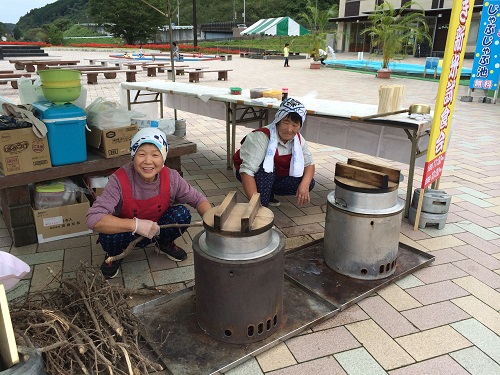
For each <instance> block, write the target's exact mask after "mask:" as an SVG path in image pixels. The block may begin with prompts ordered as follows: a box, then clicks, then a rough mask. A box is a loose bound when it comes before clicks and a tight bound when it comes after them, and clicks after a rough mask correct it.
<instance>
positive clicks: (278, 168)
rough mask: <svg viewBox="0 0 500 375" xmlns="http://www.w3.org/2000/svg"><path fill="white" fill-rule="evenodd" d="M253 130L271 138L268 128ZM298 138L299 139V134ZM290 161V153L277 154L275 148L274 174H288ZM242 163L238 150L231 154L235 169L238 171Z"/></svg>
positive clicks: (243, 140)
mask: <svg viewBox="0 0 500 375" xmlns="http://www.w3.org/2000/svg"><path fill="white" fill-rule="evenodd" d="M254 132H262V133H264V134H265V135H267V138H271V132H270V131H269V129H268V128H259V129H255V130H254ZM245 138H246V137H245ZM245 138H243V139H242V140H241V144H243V142H245ZM299 140H300V134H299ZM291 161H292V154H288V155H279V154H278V149H276V153H275V154H274V173H276V176H280V177H283V176H288V175H289V174H290V162H291ZM242 163H243V160H241V157H240V150H238V151H236V152H235V153H234V155H233V165H234V168H235V169H236V170H237V171H239V170H240V166H241V164H242Z"/></svg>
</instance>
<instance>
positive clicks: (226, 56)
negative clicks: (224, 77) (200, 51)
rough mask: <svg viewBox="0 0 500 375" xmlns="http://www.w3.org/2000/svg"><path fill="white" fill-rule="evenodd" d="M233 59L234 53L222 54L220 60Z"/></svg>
mask: <svg viewBox="0 0 500 375" xmlns="http://www.w3.org/2000/svg"><path fill="white" fill-rule="evenodd" d="M232 59H233V55H220V61H226V60H227V61H231V60H232Z"/></svg>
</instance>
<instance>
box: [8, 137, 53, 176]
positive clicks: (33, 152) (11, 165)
mask: <svg viewBox="0 0 500 375" xmlns="http://www.w3.org/2000/svg"><path fill="white" fill-rule="evenodd" d="M50 167H52V163H51V162H50V152H49V144H48V142H47V137H45V138H38V137H37V136H36V135H35V133H33V130H32V129H31V128H24V129H14V130H2V131H0V172H2V173H3V174H4V175H5V176H8V175H11V174H15V173H22V172H31V171H38V170H40V169H46V168H50Z"/></svg>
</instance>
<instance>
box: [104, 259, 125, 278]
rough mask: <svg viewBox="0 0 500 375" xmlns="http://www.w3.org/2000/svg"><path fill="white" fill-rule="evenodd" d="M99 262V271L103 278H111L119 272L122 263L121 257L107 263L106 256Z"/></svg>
mask: <svg viewBox="0 0 500 375" xmlns="http://www.w3.org/2000/svg"><path fill="white" fill-rule="evenodd" d="M107 257H108V256H107V255H106V257H105V258H104V259H105V260H104V262H102V264H101V272H102V274H103V275H104V278H105V279H113V278H115V277H116V276H118V274H119V273H120V265H121V264H122V259H118V260H115V261H114V262H111V263H107V262H106V258H107Z"/></svg>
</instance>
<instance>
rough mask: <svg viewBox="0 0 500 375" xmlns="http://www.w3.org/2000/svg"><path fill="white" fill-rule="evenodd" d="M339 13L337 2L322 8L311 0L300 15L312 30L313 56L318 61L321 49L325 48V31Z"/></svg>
mask: <svg viewBox="0 0 500 375" xmlns="http://www.w3.org/2000/svg"><path fill="white" fill-rule="evenodd" d="M338 13H339V7H338V5H337V4H334V5H332V6H331V7H330V8H329V9H327V10H320V9H318V8H317V7H316V5H315V4H313V2H312V0H309V1H308V2H307V5H306V12H303V13H300V14H299V17H301V18H302V19H304V21H305V22H306V24H307V25H308V26H309V28H311V29H312V28H314V30H312V32H311V34H312V36H311V37H312V42H311V57H312V58H313V59H314V60H315V61H317V60H318V58H319V52H318V51H319V49H320V48H321V47H323V48H325V46H323V44H325V31H326V27H327V25H328V22H329V19H330V18H331V17H336V16H337V15H338Z"/></svg>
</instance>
